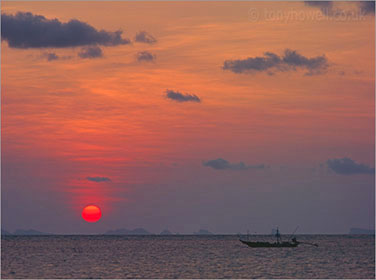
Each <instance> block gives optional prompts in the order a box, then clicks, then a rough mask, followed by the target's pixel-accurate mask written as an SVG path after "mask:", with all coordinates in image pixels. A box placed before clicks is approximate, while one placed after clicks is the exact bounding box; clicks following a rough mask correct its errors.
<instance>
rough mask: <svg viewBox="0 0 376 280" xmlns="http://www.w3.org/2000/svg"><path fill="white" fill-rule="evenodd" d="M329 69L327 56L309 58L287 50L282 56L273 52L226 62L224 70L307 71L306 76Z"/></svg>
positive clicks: (252, 71)
mask: <svg viewBox="0 0 376 280" xmlns="http://www.w3.org/2000/svg"><path fill="white" fill-rule="evenodd" d="M328 67H329V63H328V60H327V58H326V56H325V55H322V56H316V57H312V58H308V57H306V56H303V55H301V54H299V53H298V52H297V51H295V50H289V49H286V50H285V51H284V54H283V55H282V56H279V55H277V54H274V53H272V52H266V53H264V56H263V57H260V56H256V57H248V58H246V59H238V60H226V61H225V62H224V64H223V70H229V71H232V72H234V73H237V74H239V73H248V74H252V73H255V72H268V73H269V74H272V73H273V72H285V71H296V70H297V69H306V70H307V72H306V73H305V74H306V75H315V74H321V73H323V72H324V71H325V70H326V69H327V68H328Z"/></svg>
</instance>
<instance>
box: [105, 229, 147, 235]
mask: <svg viewBox="0 0 376 280" xmlns="http://www.w3.org/2000/svg"><path fill="white" fill-rule="evenodd" d="M104 234H105V235H152V234H153V233H150V232H148V231H147V230H146V229H144V228H135V229H132V230H128V229H126V228H119V229H115V230H108V231H106V232H105V233H104Z"/></svg>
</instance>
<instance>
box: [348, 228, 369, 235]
mask: <svg viewBox="0 0 376 280" xmlns="http://www.w3.org/2000/svg"><path fill="white" fill-rule="evenodd" d="M349 234H375V230H373V229H364V228H350V231H349Z"/></svg>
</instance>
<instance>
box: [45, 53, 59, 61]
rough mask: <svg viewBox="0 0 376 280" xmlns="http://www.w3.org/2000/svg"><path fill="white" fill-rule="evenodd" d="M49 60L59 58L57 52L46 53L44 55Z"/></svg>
mask: <svg viewBox="0 0 376 280" xmlns="http://www.w3.org/2000/svg"><path fill="white" fill-rule="evenodd" d="M43 56H44V57H45V58H47V60H48V61H53V60H58V59H59V56H58V55H57V54H56V53H45V54H44V55H43Z"/></svg>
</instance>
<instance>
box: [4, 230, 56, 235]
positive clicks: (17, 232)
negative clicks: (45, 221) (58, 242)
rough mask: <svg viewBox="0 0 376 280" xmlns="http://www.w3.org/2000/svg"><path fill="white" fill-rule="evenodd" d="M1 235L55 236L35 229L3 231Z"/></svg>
mask: <svg viewBox="0 0 376 280" xmlns="http://www.w3.org/2000/svg"><path fill="white" fill-rule="evenodd" d="M1 235H53V234H52V233H47V232H41V231H38V230H35V229H16V230H15V231H14V232H9V231H7V230H5V229H1Z"/></svg>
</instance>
